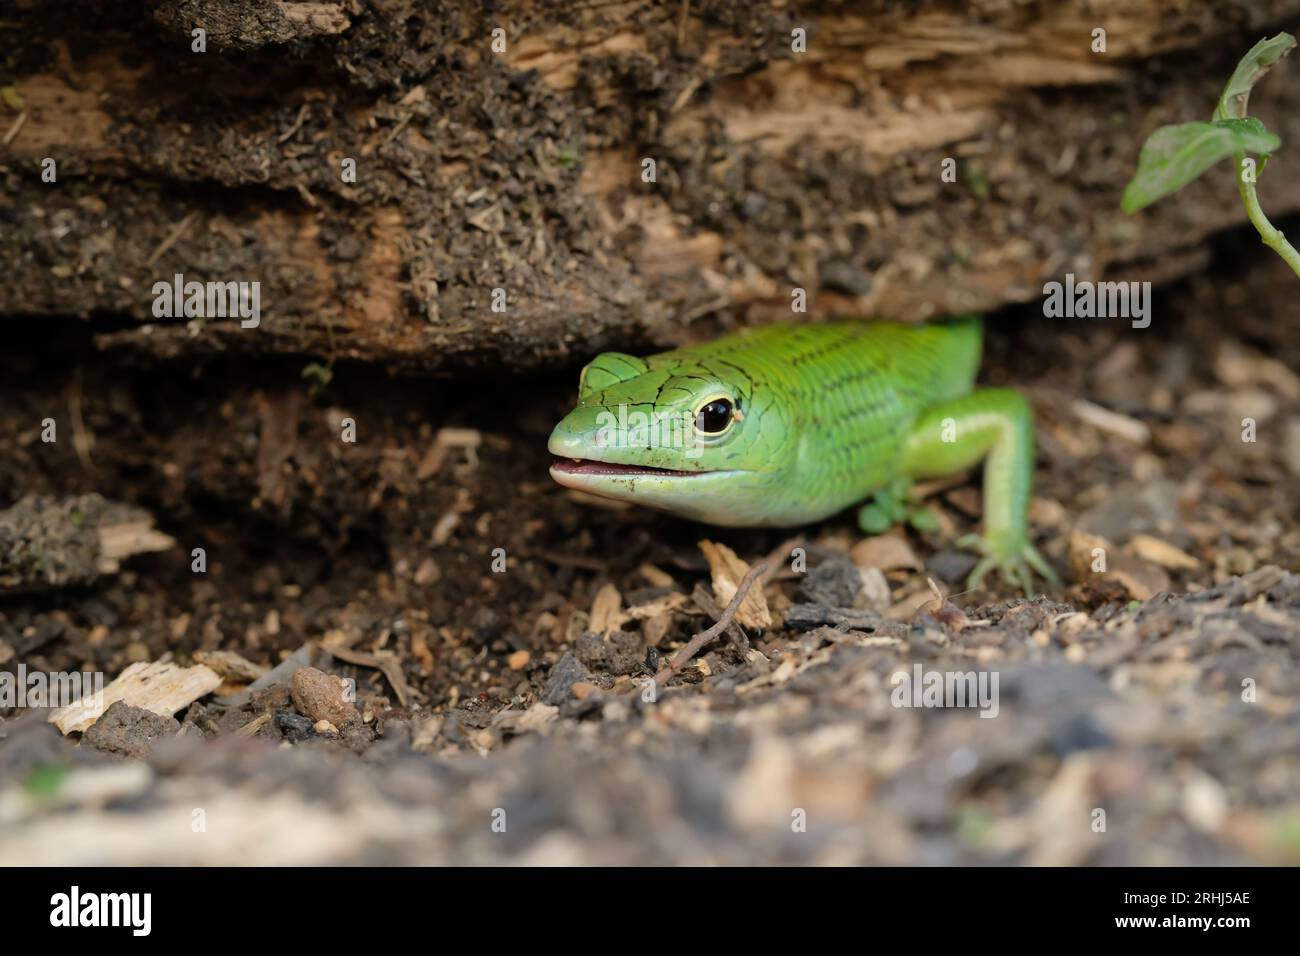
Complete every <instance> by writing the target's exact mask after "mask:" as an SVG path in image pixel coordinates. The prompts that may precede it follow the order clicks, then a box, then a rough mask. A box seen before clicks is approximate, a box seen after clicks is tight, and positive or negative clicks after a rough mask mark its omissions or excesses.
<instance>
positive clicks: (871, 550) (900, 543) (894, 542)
mask: <svg viewBox="0 0 1300 956" xmlns="http://www.w3.org/2000/svg"><path fill="white" fill-rule="evenodd" d="M850 554H851V555H852V557H853V563H854V564H856V565H857V566H858V567H860V568H879V569H880V570H881V571H894V570H897V569H898V568H906V569H907V570H909V571H920V570H922V569H923V568H924V567H925V565H924V564H922V563H921V559H920V558H918V557H917V556H916V552H914V551H913V550H912V547H911V545H909V544H908V543H907V541H906V540H905V539H903V538H901V537H899V536H898V535H896V534H882V535H877V536H875V537H872V538H864V539H863V540H861V541H859V542H858V543H857V544H855V545H854V546H853V550H852V551H851V552H850Z"/></svg>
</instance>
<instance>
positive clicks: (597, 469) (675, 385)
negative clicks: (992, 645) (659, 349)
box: [549, 317, 1056, 592]
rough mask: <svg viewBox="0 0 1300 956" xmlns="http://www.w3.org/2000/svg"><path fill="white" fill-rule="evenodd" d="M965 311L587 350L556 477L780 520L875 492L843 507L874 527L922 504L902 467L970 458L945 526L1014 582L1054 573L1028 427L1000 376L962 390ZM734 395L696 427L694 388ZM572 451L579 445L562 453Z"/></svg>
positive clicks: (975, 348)
mask: <svg viewBox="0 0 1300 956" xmlns="http://www.w3.org/2000/svg"><path fill="white" fill-rule="evenodd" d="M981 340H982V331H981V325H980V321H979V319H978V318H974V317H971V318H964V319H958V320H955V321H952V322H947V323H940V324H933V325H928V326H908V325H900V324H897V323H892V322H841V323H831V324H819V325H778V326H769V327H766V328H762V329H758V330H754V331H750V332H742V333H739V334H736V335H729V336H726V337H725V338H722V339H718V340H717V341H715V342H709V343H706V344H703V345H695V346H690V347H688V348H681V349H676V350H674V351H671V352H664V353H662V354H660V355H652V356H649V357H648V358H636V357H634V356H631V355H624V354H622V353H618V352H606V353H603V354H601V355H598V356H597V357H596V358H595V359H593V360H592V362H591V363H590V364H589V365H588V366H587V367H586V368H585V369H583V371H582V377H581V379H580V382H579V387H578V390H579V394H578V405H577V407H576V408H575V409H574V410H573V411H572V412H570V413H569V414H568V415H567V416H566V417H565V418H564V420H563V421H561V422H560V423H559V425H557V426H556V427H555V431H554V432H553V433H552V434H551V439H550V443H549V448H550V451H551V452H552V454H554V455H556V456H557V457H558V458H560V459H570V461H567V462H566V461H563V460H561V461H557V462H556V464H555V466H553V467H552V469H551V475H552V476H553V477H554V478H555V480H556V481H558V482H559V483H560V484H562V485H565V486H566V487H570V488H576V489H579V490H581V491H586V492H589V493H592V494H596V495H600V496H602V497H606V498H614V499H617V500H623V501H631V502H635V503H637V504H641V505H645V506H647V507H650V508H656V509H659V510H662V511H667V512H671V513H672V514H677V515H681V516H683V517H686V518H691V519H694V520H696V521H702V522H706V523H708V524H715V525H725V526H730V527H750V526H791V525H800V524H806V523H808V522H812V521H817V520H820V519H822V518H825V517H827V516H829V515H833V514H835V513H836V512H838V511H841V510H843V509H845V508H847V507H849V506H850V505H853V504H856V503H859V502H862V501H863V500H864V499H867V498H868V497H870V496H872V495H873V494H874V495H875V496H876V499H875V501H873V502H872V503H870V504H868V505H867V506H866V507H864V508H863V509H862V511H861V512H860V514H859V521H860V523H861V524H862V526H863V527H864V529H865V530H869V531H873V532H878V531H880V530H882V529H883V528H884V527H886V526H888V525H889V524H891V523H893V522H896V521H898V520H902V519H905V518H910V519H912V520H913V523H915V524H918V525H919V524H920V523H921V521H922V520H923V519H924V518H925V517H926V514H925V513H924V512H920V511H918V510H917V509H916V508H915V507H914V506H913V503H912V502H910V500H909V497H908V489H909V488H910V485H911V482H912V481H913V480H915V479H925V478H937V477H941V476H944V475H949V474H952V473H954V472H958V471H962V470H965V469H966V468H969V467H971V466H972V465H975V464H976V463H978V462H979V461H981V460H983V461H984V463H985V464H984V502H985V505H984V527H985V533H984V535H982V536H979V535H968V536H967V537H966V538H963V539H962V540H961V541H959V542H958V544H959V545H961V546H963V547H969V548H971V549H973V550H976V551H978V552H979V553H980V555H981V560H980V561H979V563H978V564H977V565H976V567H975V569H974V571H972V572H971V576H970V580H969V584H970V586H971V587H978V586H979V584H980V582H981V581H982V580H983V579H984V577H985V575H986V574H987V573H988V572H989V571H990V570H997V571H999V572H1000V573H1001V574H1002V576H1003V577H1004V578H1005V579H1006V580H1007V581H1009V582H1010V583H1011V584H1014V585H1015V586H1017V587H1018V588H1020V589H1022V590H1024V591H1026V592H1028V591H1029V590H1030V589H1031V586H1032V583H1033V580H1032V574H1031V569H1032V570H1035V571H1037V572H1038V573H1039V574H1041V575H1042V576H1043V577H1044V578H1046V579H1047V580H1048V581H1051V582H1052V583H1056V576H1055V574H1053V573H1052V570H1051V568H1050V567H1049V566H1048V565H1047V563H1046V562H1045V561H1044V560H1043V559H1042V557H1041V556H1040V555H1039V554H1038V552H1037V551H1035V550H1034V548H1033V546H1032V545H1031V544H1030V542H1029V537H1028V516H1027V512H1028V508H1029V497H1030V492H1031V487H1032V483H1033V465H1034V432H1033V419H1032V414H1031V412H1030V409H1029V405H1028V403H1027V402H1026V401H1025V399H1024V398H1023V397H1022V396H1021V395H1020V394H1019V393H1018V392H1015V391H1012V390H1010V389H1001V388H986V389H975V388H974V382H975V375H976V372H977V370H978V368H979V362H980V350H981ZM717 399H725V400H726V401H728V402H730V403H731V404H732V406H733V407H734V409H735V413H734V414H733V417H732V421H731V422H730V424H729V425H728V426H727V427H726V428H725V429H724V430H723V431H722V432H720V433H718V434H706V433H704V432H703V431H702V430H701V429H700V428H699V427H697V426H696V416H697V415H698V413H699V411H700V409H701V408H702V407H703V406H704V405H706V404H708V403H709V402H712V401H715V400H717ZM577 459H580V460H581V462H576V461H573V460H577Z"/></svg>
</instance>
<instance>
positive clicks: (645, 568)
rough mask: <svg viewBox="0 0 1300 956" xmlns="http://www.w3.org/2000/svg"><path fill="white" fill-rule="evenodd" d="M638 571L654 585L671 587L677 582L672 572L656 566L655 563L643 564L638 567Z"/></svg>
mask: <svg viewBox="0 0 1300 956" xmlns="http://www.w3.org/2000/svg"><path fill="white" fill-rule="evenodd" d="M636 573H637V574H639V575H641V577H643V578H645V579H646V580H647V581H648V582H650V585H651V586H652V587H656V588H670V587H672V586H673V585H674V584H676V582H675V581H674V580H673V576H672V575H671V574H669V573H668V572H667V571H665V570H663V569H662V568H657V567H655V566H654V565H653V564H649V563H646V564H643V565H641V567H639V568H637V569H636Z"/></svg>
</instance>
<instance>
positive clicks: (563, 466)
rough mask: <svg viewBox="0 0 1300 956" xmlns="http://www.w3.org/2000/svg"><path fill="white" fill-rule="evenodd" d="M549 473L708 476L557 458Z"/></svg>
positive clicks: (700, 472)
mask: <svg viewBox="0 0 1300 956" xmlns="http://www.w3.org/2000/svg"><path fill="white" fill-rule="evenodd" d="M551 472H552V473H558V474H561V475H577V476H581V477H611V478H626V477H629V476H631V475H659V476H668V477H680V478H693V477H695V476H697V475H707V474H710V472H707V471H681V470H680V469H677V468H654V467H652V466H650V465H620V464H619V463H618V462H614V461H593V460H592V459H590V458H557V459H555V462H554V463H553V464H552V465H551Z"/></svg>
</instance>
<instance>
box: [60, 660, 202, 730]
mask: <svg viewBox="0 0 1300 956" xmlns="http://www.w3.org/2000/svg"><path fill="white" fill-rule="evenodd" d="M220 686H221V677H220V675H218V674H217V672H216V671H214V670H212V668H210V667H205V666H204V665H202V664H197V665H195V666H194V667H180V666H178V665H176V664H171V663H163V662H161V661H155V662H153V663H151V664H146V663H143V662H141V663H137V664H132V665H131V666H130V667H128V668H127V669H126V670H124V671H122V673H121V674H119V675H118V676H117V679H116V680H114V681H113V682H112V683H111V684H109V685H108V686H107V687H105V688H104V693H103V695H102V697H100V698H99V699H96V698H95V697H94V696H93V695H92V696H91V698H90V699H89V700H82V701H77V703H75V704H72V705H70V706H68V707H61V708H59V709H58V710H56V711H54V712H53V713H51V714H50V717H49V721H50V723H52V724H54V725H55V726H56V727H58V728H59V730H60V731H62V732H63V733H64V734H70V733H80V732H82V731H84V730H86V728H88V727H89V726H90V725H91V724H93V723H94V722H95V721H97V720H98V719H99V717H100V715H101V714H102V713H103V712H104V711H105V710H107V709H108V708H109V707H110V706H111V705H112V704H114V703H116V702H117V701H119V700H120V701H123V702H125V703H127V704H129V705H130V706H132V707H140V708H143V709H144V710H149V711H153V712H154V713H155V714H158V715H159V716H161V717H171V716H172V715H173V714H175V713H176V712H177V711H178V710H180V709H181V708H182V707H188V706H189V705H190V704H192V703H194V702H195V701H196V700H198V699H199V698H200V697H203V696H205V695H207V694H210V693H212V692H213V691H214V690H216V689H217V688H218V687H220Z"/></svg>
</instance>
